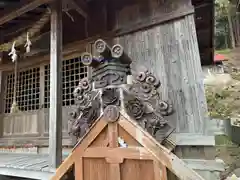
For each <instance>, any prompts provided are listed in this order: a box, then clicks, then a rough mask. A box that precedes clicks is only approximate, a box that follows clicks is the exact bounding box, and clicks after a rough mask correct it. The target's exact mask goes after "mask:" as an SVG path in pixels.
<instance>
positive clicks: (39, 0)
mask: <svg viewBox="0 0 240 180" xmlns="http://www.w3.org/2000/svg"><path fill="white" fill-rule="evenodd" d="M50 1H52V0H33V1H31V2H28V3H27V4H24V5H22V6H21V7H19V8H17V9H14V10H13V11H11V12H8V13H7V12H6V13H5V15H3V16H2V17H1V18H0V26H1V25H3V24H4V23H6V22H9V21H11V20H12V19H15V18H16V17H18V16H21V15H22V14H24V13H26V12H29V11H32V10H33V9H35V8H37V7H39V6H40V5H42V4H46V3H49V2H50Z"/></svg>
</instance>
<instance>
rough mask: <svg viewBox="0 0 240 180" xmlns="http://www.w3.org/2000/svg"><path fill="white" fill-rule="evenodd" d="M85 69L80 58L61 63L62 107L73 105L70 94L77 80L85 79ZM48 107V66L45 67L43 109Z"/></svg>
mask: <svg viewBox="0 0 240 180" xmlns="http://www.w3.org/2000/svg"><path fill="white" fill-rule="evenodd" d="M87 72H88V71H87V67H86V66H83V64H82V63H81V59H80V57H78V58H74V59H69V60H65V61H63V64H62V83H63V84H62V88H63V92H62V100H63V101H62V103H63V106H69V105H73V104H74V98H73V95H72V92H73V90H74V88H75V87H76V86H77V85H78V83H79V80H80V79H82V78H84V77H87ZM49 105H50V65H46V66H45V90H44V108H49Z"/></svg>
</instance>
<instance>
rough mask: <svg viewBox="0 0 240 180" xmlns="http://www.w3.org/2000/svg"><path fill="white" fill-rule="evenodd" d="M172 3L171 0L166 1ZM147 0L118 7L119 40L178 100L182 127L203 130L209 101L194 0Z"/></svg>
mask: <svg viewBox="0 0 240 180" xmlns="http://www.w3.org/2000/svg"><path fill="white" fill-rule="evenodd" d="M166 3H167V4H166ZM166 3H165V4H162V3H161V2H160V1H158V0H151V1H146V2H145V3H143V2H142V3H138V4H134V5H131V6H127V7H125V8H123V9H121V10H119V11H118V12H117V15H116V16H117V21H116V29H118V30H119V31H118V34H119V37H118V38H116V39H115V43H116V42H117V43H120V44H121V45H122V46H123V47H124V49H125V51H126V52H127V53H128V54H129V56H130V57H131V58H132V60H133V61H134V62H133V64H132V68H133V69H139V67H141V66H145V67H146V68H148V69H149V70H150V71H152V72H154V74H155V75H156V76H157V78H159V79H160V81H161V82H162V96H163V99H165V100H168V99H171V101H173V105H174V109H175V113H174V114H173V116H171V117H169V118H170V119H171V120H174V122H173V123H174V124H175V125H176V128H177V129H176V130H177V132H181V133H204V130H205V121H206V118H207V105H206V100H205V95H204V86H203V82H202V77H201V76H202V69H201V63H200V56H199V49H198V42H197V36H196V29H195V22H194V14H193V13H194V10H193V7H192V5H191V1H190V0H178V1H174V0H172V1H166Z"/></svg>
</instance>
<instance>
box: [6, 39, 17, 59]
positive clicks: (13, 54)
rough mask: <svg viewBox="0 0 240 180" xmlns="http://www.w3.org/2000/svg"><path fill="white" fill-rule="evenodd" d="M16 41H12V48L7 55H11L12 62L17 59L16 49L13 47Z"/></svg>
mask: <svg viewBox="0 0 240 180" xmlns="http://www.w3.org/2000/svg"><path fill="white" fill-rule="evenodd" d="M15 45H16V42H15V41H14V42H13V44H12V48H11V51H10V53H9V54H8V56H11V59H12V62H15V61H16V60H17V51H16V49H15Z"/></svg>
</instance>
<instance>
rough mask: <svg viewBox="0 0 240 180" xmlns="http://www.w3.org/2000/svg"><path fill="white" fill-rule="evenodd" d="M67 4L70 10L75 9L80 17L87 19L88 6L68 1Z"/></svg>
mask: <svg viewBox="0 0 240 180" xmlns="http://www.w3.org/2000/svg"><path fill="white" fill-rule="evenodd" d="M68 2H69V3H70V4H71V6H72V8H73V9H75V10H76V11H77V12H78V13H79V14H80V15H82V16H83V17H84V18H87V17H88V6H87V4H86V3H85V2H84V1H82V0H78V1H75V0H68Z"/></svg>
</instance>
